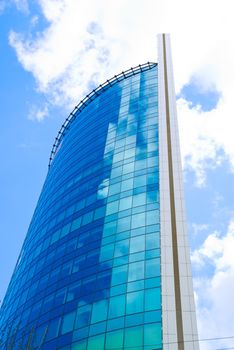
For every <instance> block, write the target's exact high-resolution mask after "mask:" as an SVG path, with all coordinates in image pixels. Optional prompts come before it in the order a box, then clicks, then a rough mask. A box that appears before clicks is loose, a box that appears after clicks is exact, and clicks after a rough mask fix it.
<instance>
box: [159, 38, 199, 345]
mask: <svg viewBox="0 0 234 350" xmlns="http://www.w3.org/2000/svg"><path fill="white" fill-rule="evenodd" d="M158 75H159V78H158V79H159V82H158V89H159V92H158V94H159V159H160V163H159V164H160V213H161V218H160V222H161V273H162V310H163V343H164V349H168V350H169V349H170V350H171V349H178V350H191V349H193V350H195V349H198V348H199V347H198V343H197V342H196V340H197V326H196V314H195V305H194V296H193V285H192V274H191V262H190V255H189V246H188V237H187V227H186V218H185V209H184V190H183V179H182V167H181V158H180V148H179V134H178V124H177V115H176V98H175V92H174V80H173V71H172V60H171V50H170V39H169V35H168V34H160V35H158Z"/></svg>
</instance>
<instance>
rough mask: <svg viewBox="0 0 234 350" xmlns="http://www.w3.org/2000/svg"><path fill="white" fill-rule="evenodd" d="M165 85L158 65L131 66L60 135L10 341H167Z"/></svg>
mask: <svg viewBox="0 0 234 350" xmlns="http://www.w3.org/2000/svg"><path fill="white" fill-rule="evenodd" d="M157 84H158V82H157V65H156V64H147V65H144V66H141V67H140V68H138V69H136V70H132V71H131V72H130V73H128V74H127V75H126V74H124V73H123V75H122V76H121V77H116V79H115V80H114V81H113V80H112V83H111V84H108V85H106V86H105V88H104V89H102V91H99V93H96V97H95V98H94V97H92V99H90V100H88V102H87V101H86V104H85V105H84V106H83V108H82V109H80V110H76V112H75V114H74V115H73V119H72V121H71V122H70V123H68V125H67V127H66V128H65V129H64V131H63V134H60V135H59V142H57V147H56V154H55V155H53V161H52V163H51V165H50V169H49V172H48V175H47V178H46V181H45V184H44V187H43V190H42V193H41V196H40V198H39V201H38V205H37V208H36V210H35V213H34V216H33V219H32V222H31V225H30V227H29V231H28V234H27V237H26V240H25V242H24V245H23V248H22V251H21V254H20V257H19V259H18V262H17V266H16V268H15V271H14V274H13V277H12V280H11V283H10V285H9V288H8V291H7V294H6V297H5V299H4V303H3V306H2V309H1V318H0V339H1V346H0V348H1V349H35V350H36V349H37V350H39V349H45V350H54V349H63V350H65V349H66V350H68V349H73V350H74V349H76V350H103V349H110V350H111V349H116V350H117V349H135V350H137V349H145V350H152V349H160V348H162V340H161V333H162V330H161V327H162V322H161V313H162V310H161V283H160V227H159V165H158V99H157ZM58 144H59V146H58ZM54 153H55V152H54Z"/></svg>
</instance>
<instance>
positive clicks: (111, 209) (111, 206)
mask: <svg viewBox="0 0 234 350" xmlns="http://www.w3.org/2000/svg"><path fill="white" fill-rule="evenodd" d="M118 210H119V201H114V202H111V203H108V204H107V207H106V215H111V214H114V213H116V212H117V211H118Z"/></svg>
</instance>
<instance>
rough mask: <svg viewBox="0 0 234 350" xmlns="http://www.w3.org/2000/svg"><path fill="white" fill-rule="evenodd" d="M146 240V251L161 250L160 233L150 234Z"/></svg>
mask: <svg viewBox="0 0 234 350" xmlns="http://www.w3.org/2000/svg"><path fill="white" fill-rule="evenodd" d="M145 238H146V250H149V249H156V248H160V238H159V233H148V234H147V235H146V237H145Z"/></svg>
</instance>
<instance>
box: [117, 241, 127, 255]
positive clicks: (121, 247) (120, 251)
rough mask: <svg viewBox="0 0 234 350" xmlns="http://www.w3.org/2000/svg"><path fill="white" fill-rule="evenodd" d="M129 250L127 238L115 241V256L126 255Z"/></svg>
mask: <svg viewBox="0 0 234 350" xmlns="http://www.w3.org/2000/svg"><path fill="white" fill-rule="evenodd" d="M128 251H129V239H125V240H123V241H119V242H117V243H115V258H117V257H120V256H124V255H127V254H128Z"/></svg>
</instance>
